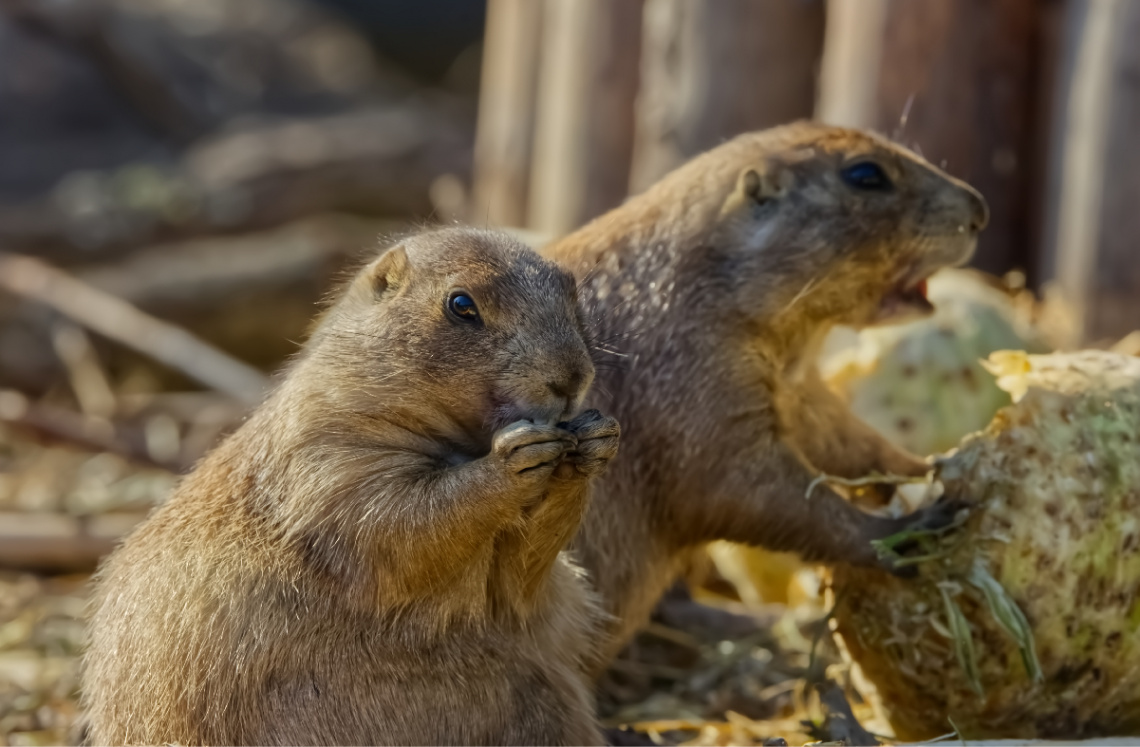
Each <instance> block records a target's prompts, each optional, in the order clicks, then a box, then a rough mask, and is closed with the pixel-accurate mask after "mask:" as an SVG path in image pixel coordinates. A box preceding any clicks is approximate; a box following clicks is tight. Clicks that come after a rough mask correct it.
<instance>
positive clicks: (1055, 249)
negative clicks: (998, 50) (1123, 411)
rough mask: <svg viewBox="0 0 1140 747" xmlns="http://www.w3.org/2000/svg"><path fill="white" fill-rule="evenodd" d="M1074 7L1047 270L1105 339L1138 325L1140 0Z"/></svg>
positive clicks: (1075, 3) (1085, 324)
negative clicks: (1139, 44) (1139, 36)
mask: <svg viewBox="0 0 1140 747" xmlns="http://www.w3.org/2000/svg"><path fill="white" fill-rule="evenodd" d="M1067 11H1068V13H1067V16H1066V22H1065V32H1066V33H1065V39H1064V41H1063V49H1062V59H1061V63H1060V73H1059V78H1058V83H1057V86H1058V91H1057V97H1056V107H1055V109H1054V123H1053V126H1052V131H1053V133H1054V137H1053V147H1052V149H1051V154H1050V167H1049V178H1048V188H1047V189H1048V194H1047V196H1046V207H1045V210H1044V213H1045V216H1046V225H1045V230H1044V233H1045V236H1044V241H1043V257H1042V267H1043V274H1044V277H1045V278H1046V279H1051V280H1055V281H1056V282H1057V283H1058V284H1059V285H1060V287H1061V289H1062V290H1063V291H1064V293H1065V296H1066V298H1067V300H1069V301H1070V302H1073V305H1074V306H1075V307H1076V311H1077V314H1078V319H1077V324H1078V325H1079V328H1080V330H1081V333H1082V335H1083V336H1084V338H1085V339H1086V340H1087V341H1098V340H1102V339H1106V338H1107V339H1113V338H1118V337H1121V336H1123V335H1126V334H1128V333H1129V332H1131V331H1133V330H1135V329H1137V328H1138V327H1140V261H1137V260H1138V259H1140V253H1138V249H1137V247H1140V210H1137V206H1138V205H1140V150H1138V149H1137V148H1136V142H1135V141H1136V136H1137V126H1136V124H1137V122H1140V47H1137V45H1136V44H1135V39H1136V38H1137V37H1136V35H1137V34H1140V4H1137V3H1135V2H1125V1H1124V0H1071V2H1070V3H1069V6H1068V8H1067Z"/></svg>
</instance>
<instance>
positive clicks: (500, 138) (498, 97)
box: [467, 0, 542, 227]
mask: <svg viewBox="0 0 1140 747" xmlns="http://www.w3.org/2000/svg"><path fill="white" fill-rule="evenodd" d="M541 43H542V3H541V2H539V1H538V0H490V2H488V4H487V30H486V33H485V37H484V43H483V73H482V80H481V88H480V93H479V121H478V124H477V127H476V136H475V169H474V179H473V182H474V185H473V194H472V205H471V211H470V213H471V214H470V215H468V216H467V218H468V220H469V221H470V222H472V223H475V224H478V225H484V224H491V225H499V226H516V227H521V226H524V225H525V224H526V213H527V191H528V189H529V186H530V168H531V152H532V150H533V146H534V115H535V101H536V98H537V92H538V61H539V50H540V48H541Z"/></svg>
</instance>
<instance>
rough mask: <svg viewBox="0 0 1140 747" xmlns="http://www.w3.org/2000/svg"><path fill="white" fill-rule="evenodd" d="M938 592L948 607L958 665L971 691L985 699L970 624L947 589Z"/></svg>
mask: <svg viewBox="0 0 1140 747" xmlns="http://www.w3.org/2000/svg"><path fill="white" fill-rule="evenodd" d="M938 591H940V592H941V593H942V603H943V604H944V605H946V617H947V619H948V621H949V623H950V633H951V635H952V637H953V639H954V653H955V654H956V655H957V656H958V664H959V665H960V666H961V667H962V672H963V673H964V674H965V675H966V681H967V682H969V683H970V689H971V690H973V691H974V692H975V693H977V695H978V697H985V695H986V691H985V689H984V688H983V687H982V679H981V677H980V676H979V674H978V657H977V655H976V654H975V653H974V638H973V635H972V634H971V633H970V623H969V622H968V621H967V620H966V616H965V615H964V614H962V608H961V607H959V606H958V603H957V602H955V601H954V598H953V597H951V596H950V592H948V591H947V590H946V587H944V586H941V585H940V586H939V587H938Z"/></svg>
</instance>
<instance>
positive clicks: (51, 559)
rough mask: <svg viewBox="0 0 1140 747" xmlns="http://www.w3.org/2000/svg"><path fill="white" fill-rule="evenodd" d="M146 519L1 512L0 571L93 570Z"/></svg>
mask: <svg viewBox="0 0 1140 747" xmlns="http://www.w3.org/2000/svg"><path fill="white" fill-rule="evenodd" d="M145 517H146V514H145V513H142V512H115V513H107V514H100V515H95V516H88V517H76V516H68V515H66V514H55V513H22V512H14V511H4V512H0V568H10V569H17V570H24V571H37V572H40V573H60V572H77V571H92V570H94V569H95V566H96V565H98V563H99V560H100V559H101V558H102V557H103V556H105V555H106V554H107V553H109V552H111V550H113V549H114V548H115V545H116V544H118V542H119V540H121V539H122V538H123V537H125V536H126V535H127V534H128V533H129V532H130V531H131V530H132V529H134V527H135V526H136V525H137V524H138V523H139V522H140V521H142V520H143V518H145Z"/></svg>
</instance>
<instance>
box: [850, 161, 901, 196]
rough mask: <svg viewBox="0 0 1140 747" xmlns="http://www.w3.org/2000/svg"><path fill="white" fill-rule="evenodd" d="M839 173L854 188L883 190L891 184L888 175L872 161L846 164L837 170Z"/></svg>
mask: <svg viewBox="0 0 1140 747" xmlns="http://www.w3.org/2000/svg"><path fill="white" fill-rule="evenodd" d="M839 175H840V176H841V177H843V181H845V182H847V184H848V185H849V186H851V187H854V188H855V189H865V190H871V191H876V192H885V191H886V190H888V189H890V188H891V186H892V184H891V180H890V177H888V176H887V174H886V172H884V171H883V168H882V167H881V166H879V164H877V163H873V162H872V161H861V162H859V163H856V164H852V165H850V166H847V167H846V168H844V169H843V170H842V171H840V172H839Z"/></svg>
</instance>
